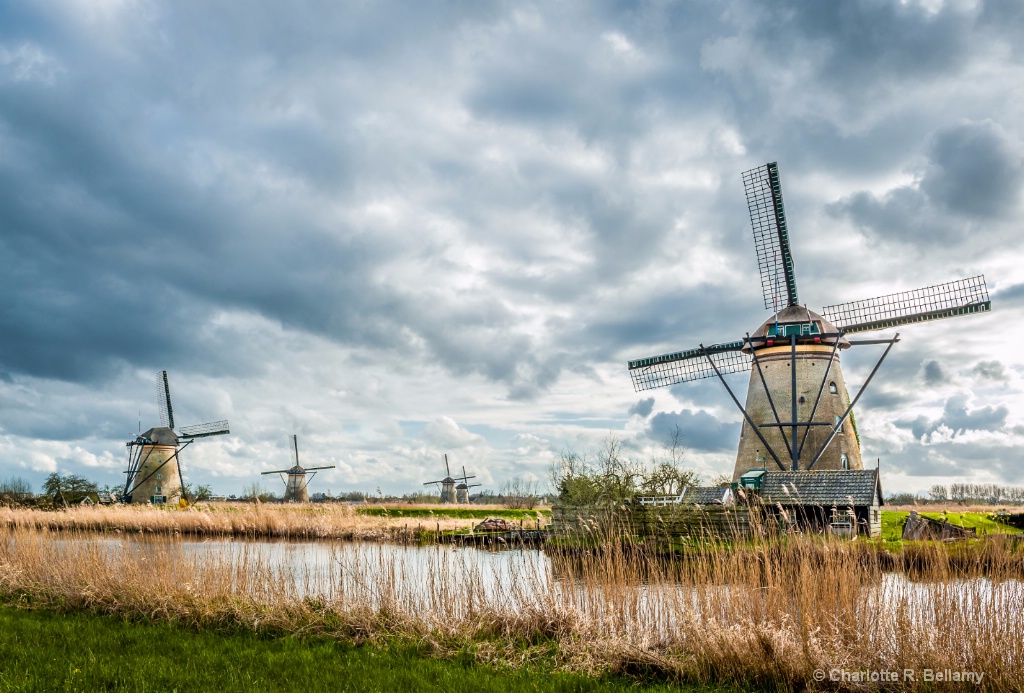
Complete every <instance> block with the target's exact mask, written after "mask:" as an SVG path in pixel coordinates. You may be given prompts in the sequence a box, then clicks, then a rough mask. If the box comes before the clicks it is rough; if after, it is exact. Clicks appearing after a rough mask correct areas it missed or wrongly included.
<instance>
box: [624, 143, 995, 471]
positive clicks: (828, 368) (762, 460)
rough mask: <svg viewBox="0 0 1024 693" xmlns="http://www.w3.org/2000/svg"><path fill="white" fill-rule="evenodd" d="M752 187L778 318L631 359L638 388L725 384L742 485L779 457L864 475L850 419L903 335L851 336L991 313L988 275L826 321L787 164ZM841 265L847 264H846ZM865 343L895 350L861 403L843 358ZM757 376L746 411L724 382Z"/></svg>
mask: <svg viewBox="0 0 1024 693" xmlns="http://www.w3.org/2000/svg"><path fill="white" fill-rule="evenodd" d="M743 184H744V187H745V188H746V194H747V207H748V209H749V210H750V222H751V226H752V227H753V231H754V246H755V250H756V251H757V262H758V266H759V269H760V271H761V290H762V293H763V295H764V306H765V308H768V309H771V310H772V316H771V317H770V318H769V319H768V320H767V321H765V322H764V323H763V324H762V325H761V326H760V327H758V328H757V329H756V330H755V331H754V333H753V335H751V334H749V333H748V334H747V336H746V337H745V338H743V339H739V340H737V341H734V342H727V343H722V344H712V345H710V346H704V345H703V344H701V345H700V346H698V347H696V348H694V349H688V350H686V351H677V352H675V353H671V354H665V355H663V356H654V357H650V358H645V359H639V360H636V361H630V362H629V372H630V375H631V376H632V379H633V386H634V388H635V389H636V391H638V392H639V391H641V390H648V389H651V388H655V387H661V386H664V385H675V384H678V383H685V382H689V381H691V380H699V379H700V378H708V377H714V376H717V377H718V378H719V380H721V382H722V384H723V385H724V386H725V388H726V390H728V392H729V395H730V396H731V397H732V400H733V402H735V403H736V406H737V407H738V408H739V409H740V411H741V413H742V414H743V418H744V423H743V427H742V430H741V433H740V444H739V450H738V452H737V455H736V466H735V469H734V472H733V480H736V479H738V478H739V476H740V475H741V474H743V473H744V472H747V471H749V470H750V469H753V468H762V467H763V466H765V465H766V464H767V462H768V461H769V458H770V461H771V463H772V464H773V465H775V466H777V467H778V468H779V469H787V468H788V469H791V470H794V471H797V470H811V469H834V470H840V469H862V468H863V462H862V460H861V454H860V443H859V441H858V437H857V432H856V430H855V429H854V427H853V426H852V425H850V424H851V423H852V422H849V423H848V420H849V419H851V418H852V412H853V406H854V405H855V404H856V403H857V400H858V399H860V396H861V394H863V392H864V389H865V388H866V387H867V385H868V383H870V382H871V379H872V378H873V377H874V375H875V372H876V371H877V370H878V367H879V366H880V365H881V364H882V361H883V360H884V359H885V357H886V355H887V354H888V353H889V350H890V349H892V347H893V345H894V344H895V343H896V342H897V341H899V334H898V333H897V334H895V335H893V336H892V337H889V338H883V339H864V340H850V339H847V338H846V336H847V335H849V334H853V333H857V332H870V331H874V330H884V329H888V328H891V327H898V326H900V325H909V324H912V323H918V322H926V321H930V320H938V319H940V318H952V317H958V316H962V315H972V314H974V313H984V312H986V311H988V310H991V307H992V304H991V303H990V301H989V298H988V289H987V288H986V285H985V277H984V276H982V275H979V276H976V277H969V278H967V279H958V280H956V281H952V282H947V283H945V284H937V285H935V286H928V287H925V288H923V289H917V290H915V291H905V292H902V293H896V294H888V295H886V296H879V297H877V298H871V299H867V300H863V301H854V302H852V303H842V304H839V305H834V306H828V307H826V308H824V309H823V310H822V312H821V315H819V314H818V313H815V312H813V311H810V310H808V309H807V307H806V306H805V305H801V304H800V302H799V301H798V300H797V293H796V273H795V270H794V263H793V256H792V254H791V253H790V249H789V229H788V227H787V225H786V212H785V208H784V207H783V204H782V185H781V183H780V180H779V169H778V166H777V165H776V164H774V163H770V164H765V165H764V166H759V167H758V168H755V169H752V170H750V171H747V172H745V173H744V174H743ZM836 261H837V262H839V263H842V262H845V260H844V259H843V258H842V257H837V258H836ZM862 344H887V345H888V347H886V349H885V353H883V354H882V356H881V358H879V359H878V362H877V363H876V364H875V367H874V369H873V370H872V371H871V374H870V375H869V376H868V378H867V380H866V381H865V382H864V385H862V386H861V389H860V392H858V393H857V395H856V397H854V398H853V401H852V402H851V401H850V397H849V394H848V393H847V391H846V383H845V381H844V379H843V373H842V371H841V370H840V368H839V350H841V349H848V348H850V347H851V346H856V345H862ZM747 370H751V374H750V384H749V387H748V389H747V401H746V406H740V403H739V400H738V399H737V398H736V395H735V394H733V391H732V388H730V387H729V384H728V383H727V382H726V381H725V378H723V377H722V375H723V374H725V373H736V372H739V371H747ZM826 387H827V392H826ZM783 404H788V405H789V406H788V407H786V408H783V407H782V405H783ZM777 405H778V406H777ZM786 409H788V411H787V410H786ZM815 419H817V420H815ZM787 434H788V435H787ZM766 454H767V457H766Z"/></svg>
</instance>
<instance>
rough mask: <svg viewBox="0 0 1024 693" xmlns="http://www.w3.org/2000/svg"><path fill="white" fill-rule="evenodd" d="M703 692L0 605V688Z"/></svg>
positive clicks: (404, 648)
mask: <svg viewBox="0 0 1024 693" xmlns="http://www.w3.org/2000/svg"><path fill="white" fill-rule="evenodd" d="M680 690H682V691H688V690H689V691H696V690H701V691H710V690H723V691H724V690H726V689H707V688H702V689H690V688H679V687H676V686H670V685H667V684H651V685H644V684H643V683H641V682H638V680H636V679H625V678H620V677H604V678H590V677H586V676H582V675H577V674H567V673H563V672H553V671H548V670H545V669H543V668H529V667H524V668H518V669H496V668H492V667H490V666H487V665H482V664H478V663H475V662H474V661H473V658H472V656H471V655H469V654H465V655H463V656H461V657H460V658H457V659H447V660H442V659H432V658H430V657H428V656H426V655H425V654H423V653H421V652H419V651H418V650H417V648H416V647H414V646H412V645H394V646H389V647H374V646H369V645H364V646H353V645H347V644H342V643H338V642H333V641H331V642H328V641H315V642H304V641H302V640H298V639H296V638H293V637H279V638H267V637H260V636H258V635H255V634H252V633H216V632H209V631H204V632H198V633H197V632H194V631H188V630H185V629H183V628H181V627H177V626H174V625H170V624H154V623H132V622H127V621H124V620H122V619H119V618H116V617H112V616H100V615H96V614H89V613H71V614H61V613H54V612H49V611H26V610H15V609H10V608H0V691H3V692H6V691H168V692H169V691H179V692H184V691H217V693H231V692H233V691H240V692H241V691H244V692H246V693H250V692H252V691H274V693H280V692H281V691H304V692H307V691H309V692H313V691H388V692H389V693H393V692H397V691H446V692H447V691H466V692H467V693H468V692H470V691H473V692H476V691H495V692H497V691H510V692H511V691H516V692H520V691H652V692H653V691H666V692H667V691H680Z"/></svg>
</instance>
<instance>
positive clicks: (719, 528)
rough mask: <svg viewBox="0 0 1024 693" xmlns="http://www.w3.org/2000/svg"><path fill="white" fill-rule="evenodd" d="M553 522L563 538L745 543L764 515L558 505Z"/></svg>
mask: <svg viewBox="0 0 1024 693" xmlns="http://www.w3.org/2000/svg"><path fill="white" fill-rule="evenodd" d="M551 519H552V527H551V529H552V531H553V533H555V534H561V535H577V536H588V535H593V536H608V535H630V536H637V537H665V538H672V537H689V538H721V539H744V538H748V537H750V536H751V534H752V533H753V532H757V531H758V529H759V528H760V527H763V526H764V520H765V514H764V513H761V512H760V511H759V509H758V508H756V507H755V508H753V509H752V508H750V507H748V506H745V505H733V506H720V505H706V506H696V505H683V504H678V505H661V506H654V505H619V506H615V507H603V508H602V507H578V506H566V505H559V504H555V505H554V506H553V507H552V508H551ZM769 519H770V518H769Z"/></svg>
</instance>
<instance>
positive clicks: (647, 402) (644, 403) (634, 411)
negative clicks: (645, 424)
mask: <svg viewBox="0 0 1024 693" xmlns="http://www.w3.org/2000/svg"><path fill="white" fill-rule="evenodd" d="M653 410H654V398H653V397H648V398H647V399H642V400H640V401H639V402H637V403H636V404H634V405H633V406H632V407H630V408H629V411H628V412H626V415H627V416H639V417H640V418H643V419H646V418H647V417H648V416H650V415H651V411H653Z"/></svg>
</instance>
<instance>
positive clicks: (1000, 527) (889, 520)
mask: <svg viewBox="0 0 1024 693" xmlns="http://www.w3.org/2000/svg"><path fill="white" fill-rule="evenodd" d="M909 516H910V512H909V511H906V510H883V511H882V539H884V540H885V541H898V540H899V539H900V536H901V535H902V534H903V526H904V525H905V524H907V518H908V517H909ZM921 516H922V517H927V518H930V519H933V520H941V519H942V513H941V512H937V513H935V512H922V513H921ZM945 519H946V521H947V522H949V523H950V524H954V525H959V526H962V527H974V528H975V529H977V530H978V534H979V535H982V534H1021V533H1022V530H1020V529H1018V528H1016V527H1011V526H1010V525H1007V524H1003V523H1002V522H997V521H996V520H994V519H992V517H991V516H990V515H988V514H987V513H946V518H945Z"/></svg>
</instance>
